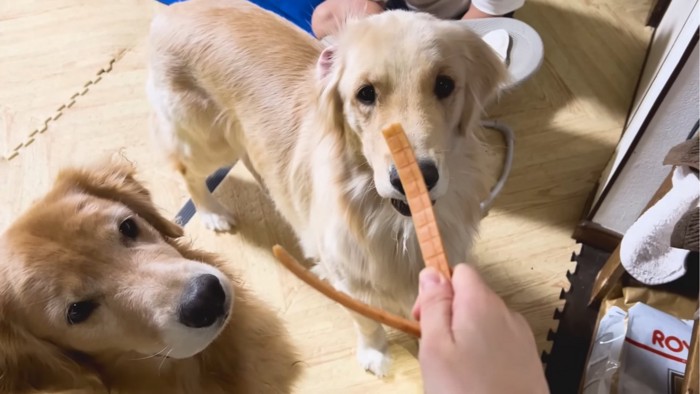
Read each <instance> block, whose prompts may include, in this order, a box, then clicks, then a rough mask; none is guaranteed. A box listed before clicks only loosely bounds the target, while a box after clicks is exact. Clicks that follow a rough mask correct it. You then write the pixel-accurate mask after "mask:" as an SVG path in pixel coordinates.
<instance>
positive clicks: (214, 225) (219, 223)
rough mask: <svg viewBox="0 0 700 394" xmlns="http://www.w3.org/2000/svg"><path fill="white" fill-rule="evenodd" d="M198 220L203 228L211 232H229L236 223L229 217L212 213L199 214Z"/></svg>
mask: <svg viewBox="0 0 700 394" xmlns="http://www.w3.org/2000/svg"><path fill="white" fill-rule="evenodd" d="M199 214H200V220H201V221H202V224H204V227H205V228H206V229H208V230H212V231H217V232H218V231H229V230H231V227H232V226H235V225H236V221H235V220H234V219H233V217H232V216H231V215H221V214H218V213H213V212H200V213H199Z"/></svg>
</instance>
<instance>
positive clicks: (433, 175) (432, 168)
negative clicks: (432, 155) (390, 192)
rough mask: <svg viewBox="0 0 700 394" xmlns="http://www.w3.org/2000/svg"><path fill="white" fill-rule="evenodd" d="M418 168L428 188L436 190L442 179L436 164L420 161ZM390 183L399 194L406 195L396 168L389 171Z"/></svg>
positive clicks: (392, 167)
mask: <svg viewBox="0 0 700 394" xmlns="http://www.w3.org/2000/svg"><path fill="white" fill-rule="evenodd" d="M418 168H420V172H421V174H423V180H424V181H425V186H426V188H427V189H428V190H431V189H432V188H434V187H435V185H437V182H438V180H439V179H440V173H439V172H438V168H437V166H436V165H435V162H433V161H432V160H419V161H418ZM389 181H390V182H391V186H393V187H394V189H396V190H397V191H398V192H399V193H401V194H406V193H405V192H404V190H403V185H402V184H401V179H400V178H399V173H398V171H396V167H395V166H391V170H389Z"/></svg>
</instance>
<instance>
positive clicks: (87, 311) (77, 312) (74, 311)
mask: <svg viewBox="0 0 700 394" xmlns="http://www.w3.org/2000/svg"><path fill="white" fill-rule="evenodd" d="M96 308H97V304H96V303H95V302H93V301H81V302H74V303H72V304H70V306H69V307H68V314H67V315H66V320H68V324H70V325H73V324H78V323H82V322H84V321H85V320H87V319H88V317H90V315H92V312H94V311H95V309H96Z"/></svg>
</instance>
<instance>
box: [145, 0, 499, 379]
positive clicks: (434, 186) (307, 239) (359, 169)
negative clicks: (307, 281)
mask: <svg viewBox="0 0 700 394" xmlns="http://www.w3.org/2000/svg"><path fill="white" fill-rule="evenodd" d="M151 29H152V30H151V41H150V44H151V54H150V76H149V81H148V92H149V97H150V100H151V103H152V105H153V107H154V109H155V116H154V128H155V135H156V136H157V137H159V138H158V139H159V141H160V145H161V147H162V149H163V150H165V151H166V152H167V154H168V156H169V158H170V159H171V160H172V162H173V163H174V164H175V166H176V168H177V169H179V171H180V172H181V173H182V175H183V177H184V179H185V181H186V183H187V186H188V189H189V192H190V194H191V197H192V200H193V202H194V204H195V205H196V207H197V209H198V211H199V213H200V215H201V218H202V221H203V222H204V224H205V225H206V226H208V227H209V228H212V229H214V230H227V229H228V228H229V227H230V226H231V225H233V224H234V220H233V215H232V214H231V213H229V212H227V211H226V210H225V209H224V208H223V207H222V205H220V204H219V203H218V202H217V201H215V200H214V198H213V197H212V196H211V194H210V193H209V191H208V190H207V188H206V186H205V178H206V176H207V175H209V174H210V173H212V172H213V171H214V170H216V169H217V168H219V167H222V166H226V165H231V164H233V163H235V162H236V161H237V160H238V159H241V160H243V162H244V163H245V164H246V166H247V167H248V169H249V170H250V171H251V172H252V173H253V174H254V175H255V176H256V177H257V178H258V179H259V180H261V182H262V183H263V184H264V186H265V188H266V189H267V190H268V192H269V194H270V195H271V197H272V199H273V200H274V202H275V204H276V207H277V209H278V210H279V211H280V212H281V213H282V214H283V216H284V217H285V218H286V220H288V221H289V223H290V224H291V225H292V227H293V228H294V230H295V232H296V234H297V236H298V237H299V240H300V242H301V245H302V247H303V250H304V252H305V254H306V257H309V258H313V259H315V260H317V261H318V266H317V268H316V269H317V271H318V272H320V274H321V275H322V276H324V277H325V278H327V279H328V280H329V281H330V282H331V283H332V284H333V285H334V286H335V287H336V288H338V289H340V290H342V291H345V292H347V293H349V294H351V295H352V296H354V297H356V298H358V299H360V300H362V301H364V302H367V303H370V304H373V305H376V306H379V307H382V308H385V309H388V310H390V311H393V312H395V313H399V314H402V315H404V316H408V315H409V314H410V308H411V306H412V304H413V302H414V301H415V298H416V295H417V278H418V273H419V271H420V269H421V268H422V267H423V261H422V258H421V254H420V250H419V247H418V244H417V242H416V236H415V232H414V228H413V225H412V222H411V218H410V210H409V208H408V205H407V204H406V201H405V197H404V193H403V188H402V185H401V182H400V180H399V177H398V174H397V172H396V169H395V168H394V166H393V164H392V160H391V157H390V154H389V151H388V148H387V146H386V144H385V142H384V140H383V138H382V133H381V129H382V128H383V127H384V126H386V125H388V124H390V123H394V122H400V123H401V124H402V125H403V127H404V129H405V131H406V133H407V135H408V138H409V140H410V141H411V144H412V146H413V149H414V150H415V153H416V156H417V158H418V159H419V162H420V168H421V170H422V173H423V176H424V178H425V181H426V184H427V187H428V189H429V190H430V195H431V198H432V200H433V202H434V207H435V210H436V216H437V219H438V222H439V226H440V230H441V232H442V235H443V238H444V243H445V248H446V251H447V254H448V258H449V260H450V261H451V262H453V263H457V262H461V261H465V259H466V258H467V254H468V251H469V250H470V247H471V244H472V239H473V237H474V235H475V233H476V231H477V227H478V223H479V220H480V218H481V212H480V209H479V202H480V200H481V199H482V198H484V197H485V196H486V195H487V190H486V189H487V188H486V185H485V182H484V180H483V176H482V171H481V167H480V154H481V151H480V145H479V140H478V138H477V137H476V135H475V131H474V127H475V125H476V123H477V122H478V121H479V115H480V112H481V110H482V107H483V105H484V104H485V103H486V101H487V100H489V99H490V98H491V96H493V95H494V94H495V93H496V91H497V89H498V86H499V84H500V83H501V82H502V81H504V79H505V77H506V70H505V67H504V65H503V63H502V62H501V61H500V59H499V58H498V57H497V55H496V54H495V53H494V52H493V51H492V50H491V48H489V47H488V46H487V45H486V44H485V43H484V42H483V41H482V40H481V38H480V37H478V36H477V35H476V34H474V33H473V32H472V31H470V30H469V29H468V28H467V27H465V26H464V25H463V24H459V23H455V22H450V21H442V20H438V19H436V18H434V17H432V16H430V15H428V14H424V13H415V12H406V11H391V12H385V13H382V14H379V15H376V16H372V17H369V18H366V19H362V20H356V21H350V22H348V23H347V25H346V26H345V27H344V28H343V30H342V32H341V33H339V35H338V37H337V43H336V44H334V45H331V46H329V47H325V48H324V46H323V45H322V44H321V43H319V42H318V41H316V40H314V39H313V38H312V37H311V36H309V35H307V34H306V33H304V32H303V31H301V30H300V29H298V28H296V27H295V26H293V25H292V24H291V23H288V22H286V21H285V20H283V19H282V18H280V17H278V16H276V15H274V14H272V13H270V12H267V11H265V10H263V9H261V8H259V7H257V6H255V5H253V4H251V3H249V2H248V1H245V0H191V1H187V2H184V3H178V4H175V5H173V6H171V7H169V8H168V9H167V10H166V11H165V12H163V13H162V14H160V15H158V16H157V17H156V18H155V19H154V21H153V23H152V26H151ZM353 318H354V322H355V325H356V328H357V331H358V334H359V338H358V352H357V355H358V359H359V361H360V363H361V364H362V366H363V367H364V368H365V369H367V370H370V371H372V372H373V373H375V374H377V375H379V376H382V375H384V374H386V373H387V371H388V367H389V361H390V360H389V357H388V353H387V341H386V338H385V333H384V330H383V328H382V326H381V325H380V324H378V323H376V322H374V321H372V320H368V319H366V318H364V317H361V316H357V315H353Z"/></svg>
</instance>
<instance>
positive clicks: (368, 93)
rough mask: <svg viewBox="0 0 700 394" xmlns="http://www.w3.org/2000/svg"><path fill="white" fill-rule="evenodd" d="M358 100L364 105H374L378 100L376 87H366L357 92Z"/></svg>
mask: <svg viewBox="0 0 700 394" xmlns="http://www.w3.org/2000/svg"><path fill="white" fill-rule="evenodd" d="M356 97H357V99H358V100H360V102H361V103H362V104H366V105H372V104H374V102H375V100H377V94H376V93H375V92H374V86H372V85H364V86H363V87H361V88H360V90H358V91H357V96H356Z"/></svg>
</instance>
